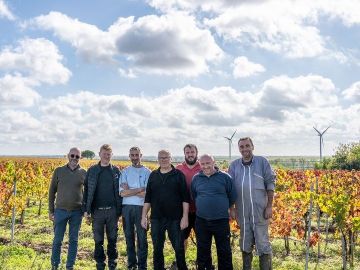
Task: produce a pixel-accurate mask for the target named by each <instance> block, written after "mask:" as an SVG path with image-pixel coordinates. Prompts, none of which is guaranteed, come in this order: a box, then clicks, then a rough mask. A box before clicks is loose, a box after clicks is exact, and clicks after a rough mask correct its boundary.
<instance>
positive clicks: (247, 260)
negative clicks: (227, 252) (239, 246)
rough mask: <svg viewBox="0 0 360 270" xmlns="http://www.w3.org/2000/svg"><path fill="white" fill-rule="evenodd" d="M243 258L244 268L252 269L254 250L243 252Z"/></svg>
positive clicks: (246, 269)
mask: <svg viewBox="0 0 360 270" xmlns="http://www.w3.org/2000/svg"><path fill="white" fill-rule="evenodd" d="M242 259H243V270H251V266H252V259H253V254H252V252H250V253H247V252H245V251H243V252H242Z"/></svg>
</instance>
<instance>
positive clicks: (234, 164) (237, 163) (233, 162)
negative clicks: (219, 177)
mask: <svg viewBox="0 0 360 270" xmlns="http://www.w3.org/2000/svg"><path fill="white" fill-rule="evenodd" d="M239 164H241V158H237V159H235V160H233V161H232V162H231V163H230V167H233V166H238V165H239Z"/></svg>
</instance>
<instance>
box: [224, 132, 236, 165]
mask: <svg viewBox="0 0 360 270" xmlns="http://www.w3.org/2000/svg"><path fill="white" fill-rule="evenodd" d="M235 133H236V130H235V131H234V133H233V135H231V137H230V138H229V137H225V136H224V138H225V139H227V140H228V142H229V162H230V161H231V144H232V139H233V138H234V135H235Z"/></svg>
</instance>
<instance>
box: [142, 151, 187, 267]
mask: <svg viewBox="0 0 360 270" xmlns="http://www.w3.org/2000/svg"><path fill="white" fill-rule="evenodd" d="M158 162H159V165H160V167H159V169H157V170H155V171H153V172H152V173H151V174H150V176H149V180H148V184H147V187H146V195H145V203H144V207H143V212H142V218H141V226H142V227H143V228H144V229H147V226H148V220H147V213H148V212H149V210H150V208H151V238H152V241H153V247H154V251H153V252H154V254H153V263H154V265H153V269H156V270H164V269H165V268H164V253H163V249H164V242H165V231H167V233H168V236H169V238H170V241H171V244H172V246H173V248H174V250H175V256H176V263H177V267H178V269H179V270H187V266H186V262H185V250H184V238H183V234H182V233H181V230H183V229H185V228H186V227H187V226H188V212H189V200H190V198H189V192H188V190H187V188H186V180H185V176H184V174H183V173H182V172H181V171H180V170H177V169H175V168H174V166H172V165H171V155H170V152H169V151H166V150H161V151H159V154H158Z"/></svg>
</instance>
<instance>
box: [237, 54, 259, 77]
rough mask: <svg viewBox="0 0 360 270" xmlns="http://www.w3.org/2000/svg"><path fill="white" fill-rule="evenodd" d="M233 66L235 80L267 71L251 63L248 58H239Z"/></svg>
mask: <svg viewBox="0 0 360 270" xmlns="http://www.w3.org/2000/svg"><path fill="white" fill-rule="evenodd" d="M233 65H234V70H233V75H234V77H235V78H244V77H249V76H252V75H257V74H259V73H261V72H264V71H265V68H264V67H263V66H262V65H260V64H257V63H254V62H251V61H249V59H247V57H246V56H240V57H237V58H236V59H235V60H234V63H233Z"/></svg>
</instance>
